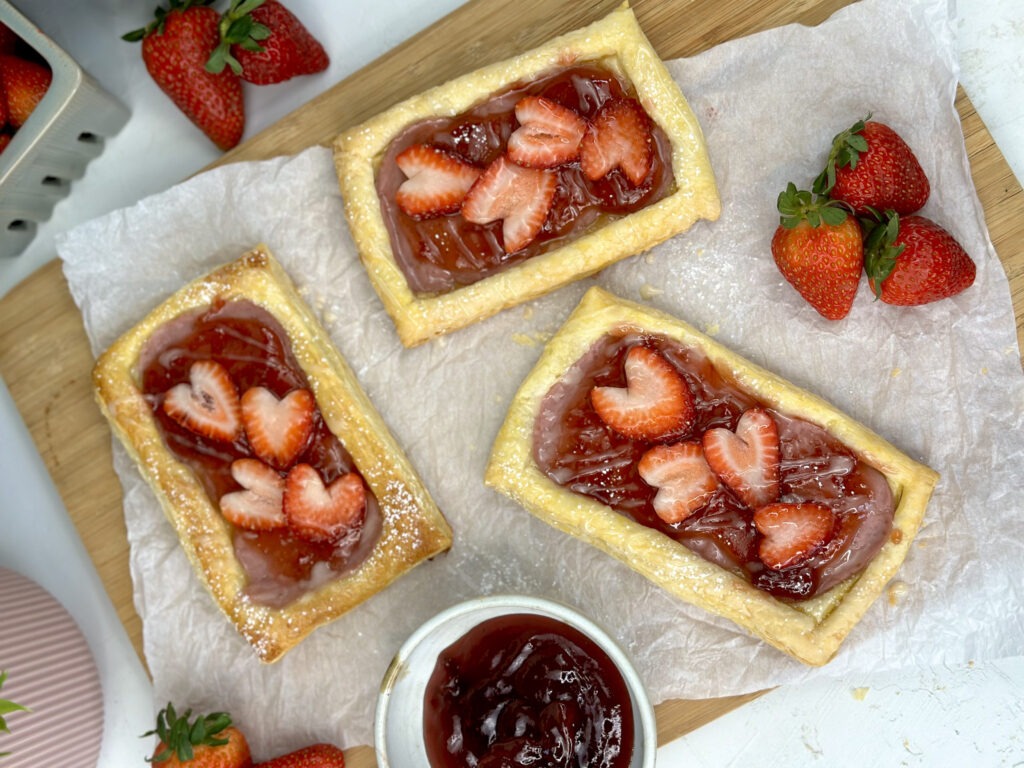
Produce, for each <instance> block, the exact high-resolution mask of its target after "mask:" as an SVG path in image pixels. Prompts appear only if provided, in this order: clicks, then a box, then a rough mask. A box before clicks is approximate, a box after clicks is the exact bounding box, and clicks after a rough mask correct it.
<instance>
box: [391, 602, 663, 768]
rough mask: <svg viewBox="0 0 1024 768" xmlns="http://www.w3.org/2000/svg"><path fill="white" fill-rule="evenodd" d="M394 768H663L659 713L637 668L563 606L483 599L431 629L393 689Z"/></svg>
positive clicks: (406, 652) (402, 656) (403, 662)
mask: <svg viewBox="0 0 1024 768" xmlns="http://www.w3.org/2000/svg"><path fill="white" fill-rule="evenodd" d="M374 737H375V742H376V750H377V759H378V762H379V763H380V765H381V766H382V768H386V767H387V766H392V767H393V768H399V767H400V766H412V765H416V766H424V767H427V766H429V768H462V767H463V766H467V767H474V768H486V766H519V765H523V766H539V765H544V766H553V767H554V766H565V768H651V766H653V765H654V757H655V749H656V747H657V732H656V727H655V721H654V710H653V708H652V707H651V704H650V702H649V700H648V698H647V695H646V693H645V691H644V688H643V684H642V683H641V681H640V679H639V677H638V675H637V673H636V671H635V670H634V668H633V666H632V664H631V662H630V660H629V659H628V658H627V657H626V655H625V654H624V653H623V651H622V650H621V649H620V648H619V647H618V646H617V645H616V644H615V642H614V641H613V640H612V639H611V638H610V637H609V636H608V635H607V634H606V633H605V632H604V631H603V630H601V629H600V628H599V627H598V626H597V625H595V624H594V623H593V622H592V621H590V620H589V619H587V618H585V617H584V616H582V615H580V614H579V613H577V612H576V611H574V610H572V609H570V608H568V607H566V606H564V605H561V604H559V603H556V602H552V601H548V600H543V599H540V598H532V597H524V596H494V597H486V598H478V599H475V600H470V601H468V602H465V603H461V604H459V605H456V606H454V607H452V608H450V609H448V610H446V611H443V612H442V613H440V614H438V615H437V616H435V617H434V618H433V619H431V620H429V621H428V622H427V623H425V624H424V625H423V626H421V627H420V628H419V629H418V630H417V631H416V632H414V633H413V635H412V636H411V637H410V638H409V639H408V640H407V641H406V643H405V644H404V645H403V646H402V648H401V649H400V650H399V652H398V654H397V655H396V656H395V659H394V660H393V661H392V663H391V666H390V668H389V669H388V672H387V674H386V675H385V677H384V681H383V683H382V685H381V695H380V699H379V701H378V705H377V712H376V723H375V734H374Z"/></svg>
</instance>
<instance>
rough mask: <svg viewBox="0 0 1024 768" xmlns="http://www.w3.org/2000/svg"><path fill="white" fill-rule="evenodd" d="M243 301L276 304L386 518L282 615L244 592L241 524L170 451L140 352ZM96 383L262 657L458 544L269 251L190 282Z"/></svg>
mask: <svg viewBox="0 0 1024 768" xmlns="http://www.w3.org/2000/svg"><path fill="white" fill-rule="evenodd" d="M232 299H245V300H248V301H250V302H252V303H253V304H256V305H257V306H259V307H261V308H263V309H265V310H266V311H267V312H269V313H270V314H271V315H272V316H273V317H274V318H275V319H276V320H277V321H278V322H279V323H280V324H281V326H282V327H283V328H284V330H285V332H286V333H287V335H288V338H289V341H290V343H291V346H292V350H293V352H294V354H295V357H296V359H297V360H298V362H299V365H300V367H301V368H302V371H303V373H304V374H305V376H306V378H307V380H308V381H309V384H310V387H311V389H312V390H313V394H314V396H315V398H316V402H317V406H318V407H319V409H320V412H321V414H322V416H323V419H324V422H325V423H326V425H327V426H328V428H329V429H330V430H331V432H333V433H334V434H335V435H336V436H338V438H339V439H340V440H341V442H342V443H343V445H344V446H345V448H346V449H347V450H348V452H349V453H350V454H351V456H352V458H353V460H354V462H355V464H356V467H357V468H358V470H359V472H360V474H362V476H363V478H364V480H365V482H366V484H367V486H368V487H369V488H370V490H371V491H372V492H373V494H374V495H375V496H376V498H377V501H378V503H379V506H380V511H381V518H382V531H381V534H380V538H379V540H378V542H377V544H376V546H375V547H374V549H373V551H372V553H371V554H370V555H369V556H368V557H367V559H366V560H364V561H363V562H362V564H361V565H360V566H359V567H358V568H356V569H355V570H354V571H352V572H350V573H346V574H344V575H342V576H339V577H336V578H334V579H333V580H331V581H328V582H327V583H325V584H323V585H321V586H319V587H316V588H314V589H311V590H310V591H308V592H306V593H304V594H303V595H302V596H300V597H299V598H297V599H295V600H294V601H292V602H291V603H289V604H287V605H285V606H284V607H281V608H270V607H267V606H264V605H258V604H255V603H253V602H252V601H250V600H249V599H248V598H247V597H246V595H245V594H244V592H243V590H244V588H245V586H246V577H245V574H244V572H243V570H242V568H241V566H240V564H239V562H238V560H237V558H236V556H235V551H234V548H233V546H232V541H231V526H230V524H229V523H228V522H227V521H226V520H225V519H224V518H223V517H222V516H221V514H220V511H219V509H218V507H217V505H216V504H214V503H213V502H212V501H211V500H210V498H209V496H208V495H207V493H206V492H205V491H204V489H203V488H202V486H201V485H200V483H199V481H198V480H197V478H196V476H195V475H194V474H193V472H192V470H191V469H189V468H188V467H187V466H185V465H184V464H183V463H182V462H181V461H179V460H178V459H177V458H176V457H175V456H174V455H173V454H172V453H171V452H170V451H169V450H168V448H167V446H166V445H165V443H164V439H163V437H162V436H161V431H160V428H159V425H158V423H157V421H156V418H155V417H154V415H153V412H152V409H151V408H150V406H149V404H148V403H147V402H146V399H145V397H144V396H143V394H142V392H141V391H140V388H139V383H138V375H139V371H138V370H137V368H138V364H139V359H140V353H141V352H142V350H143V348H144V346H145V344H146V342H147V340H149V339H150V338H151V337H152V336H153V334H154V333H156V332H157V331H158V330H159V329H160V328H162V327H163V326H165V324H167V323H169V322H171V321H172V320H174V319H175V318H177V317H179V316H180V315H182V314H185V313H188V312H190V311H193V310H196V309H202V308H206V307H208V306H210V305H211V304H212V303H213V302H215V301H217V300H232ZM93 384H94V387H95V393H96V398H97V401H98V402H99V405H100V408H101V410H102V411H103V413H104V415H105V416H106V417H107V419H108V420H109V422H110V425H111V428H112V430H113V432H114V434H115V435H117V437H118V438H119V439H120V440H121V442H122V443H123V444H124V445H125V447H126V448H127V450H128V452H129V454H130V455H131V457H132V458H133V459H134V460H135V462H136V464H137V465H138V467H139V469H140V471H141V472H142V475H143V477H144V478H145V480H146V481H147V482H148V484H149V485H150V486H151V487H152V489H153V491H154V492H155V493H156V496H157V499H158V500H159V501H160V504H161V506H162V507H163V510H164V512H165V513H166V515H167V518H168V519H169V520H170V522H171V524H172V525H173V526H174V529H175V531H176V533H177V534H178V538H179V539H180V541H181V544H182V547H183V548H184V550H185V553H186V554H187V555H188V558H189V560H190V561H191V563H192V566H193V568H194V569H195V571H196V573H197V574H198V576H199V578H200V580H201V581H202V583H203V584H204V586H205V587H206V588H207V589H208V590H209V592H210V593H211V595H212V596H213V598H214V600H215V601H216V603H217V605H218V606H219V607H220V608H221V609H222V610H223V612H224V613H225V614H226V615H227V617H228V618H229V619H230V620H231V622H232V623H233V624H234V625H235V627H236V628H237V629H238V631H239V632H240V633H241V634H242V635H243V636H244V637H245V639H246V640H247V641H248V642H249V643H250V644H251V645H252V647H253V649H254V650H255V652H256V654H257V656H258V657H259V658H260V659H261V660H262V661H265V662H272V661H276V660H277V659H279V658H280V657H281V656H282V655H283V654H284V653H285V652H287V651H288V650H290V649H291V648H293V647H294V646H295V645H296V644H297V643H298V642H299V641H300V640H302V638H304V637H305V636H306V635H308V634H309V633H310V632H312V631H313V630H314V629H315V628H316V627H318V626H320V625H322V624H325V623H327V622H329V621H332V620H333V619H335V618H337V617H338V616H340V615H341V614H343V613H345V612H346V611H348V610H349V609H351V608H353V607H354V606H356V605H358V604H359V603H361V602H362V601H363V600H366V599H367V598H369V597H370V596H371V595H373V594H375V593H376V592H379V591H380V590H382V589H384V588H385V587H386V586H387V585H388V584H389V583H391V582H392V581H394V580H395V579H396V578H398V577H399V576H400V575H402V574H403V573H405V572H406V571H408V570H409V569H411V568H412V567H413V566H415V565H417V564H418V563H420V562H422V561H424V560H426V559H428V558H430V557H433V556H434V555H437V554H438V553H440V552H443V551H445V550H447V549H448V548H449V547H450V546H451V530H450V528H449V527H448V524H447V522H446V521H445V519H444V517H443V516H442V514H441V512H440V511H439V510H438V509H437V507H436V506H435V505H434V502H433V501H432V499H431V498H430V495H429V494H428V492H427V490H426V488H424V487H423V485H422V483H421V481H420V479H419V478H418V476H417V475H416V472H415V471H414V469H413V468H412V466H411V465H410V464H409V461H408V459H407V458H406V456H405V454H404V453H403V452H402V450H401V448H400V447H399V446H398V445H397V444H396V443H395V441H394V438H393V437H392V436H391V434H390V432H389V431H388V429H387V426H386V425H385V424H384V422H383V420H382V419H381V417H380V415H379V414H378V413H377V411H376V410H375V409H374V407H373V405H372V403H371V402H370V400H369V399H368V398H367V396H366V394H365V393H364V392H363V390H362V388H361V386H360V385H359V382H358V380H357V379H356V378H355V375H354V374H353V373H352V371H351V370H350V369H349V367H348V365H347V364H346V363H345V361H344V360H343V358H342V357H341V355H340V354H339V353H338V352H337V350H336V349H335V348H334V345H333V344H332V343H331V341H330V339H329V337H328V336H327V333H326V331H324V329H323V328H322V326H321V325H320V323H319V322H318V321H317V319H316V318H315V317H314V316H313V314H312V312H311V310H310V309H309V307H308V306H307V305H306V303H305V302H304V301H303V300H302V299H301V297H300V296H299V295H298V293H297V291H296V290H295V287H294V286H293V284H292V282H291V280H290V279H289V277H288V275H287V274H286V273H285V271H284V270H283V268H282V267H281V266H280V265H279V264H278V262H277V261H276V260H275V259H274V258H273V256H272V255H271V254H270V252H269V251H268V250H267V249H266V248H265V247H263V246H258V247H257V248H255V249H253V250H252V251H250V252H248V253H246V254H245V255H243V256H242V257H241V258H239V259H238V260H236V261H233V262H231V263H229V264H226V265H224V266H223V267H221V268H219V269H217V270H215V271H214V272H212V273H210V274H209V275H206V276H205V277H202V278H199V279H197V280H195V281H194V282H192V283H189V284H188V285H187V286H185V287H184V288H182V289H181V290H180V291H178V292H177V293H175V294H174V295H173V296H171V297H170V298H168V299H167V300H166V301H164V302H163V303H162V304H161V305H160V306H158V307H157V308H156V309H154V310H153V311H152V312H151V313H150V314H149V315H148V316H147V317H146V318H145V319H143V320H142V321H141V322H140V323H139V324H138V325H136V326H135V327H134V328H132V329H131V330H129V331H128V332H127V333H126V334H124V336H122V337H121V338H120V339H119V340H118V341H116V342H115V343H114V344H113V345H112V346H111V347H110V348H109V349H108V350H107V351H106V352H104V353H103V355H101V356H100V358H99V360H98V361H97V363H96V366H95V368H94V371H93Z"/></svg>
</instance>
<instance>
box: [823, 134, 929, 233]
mask: <svg viewBox="0 0 1024 768" xmlns="http://www.w3.org/2000/svg"><path fill="white" fill-rule="evenodd" d="M868 117H869V118H870V115H869V116H868ZM812 189H813V190H814V192H815V193H816V194H818V195H828V196H829V197H831V198H832V199H833V200H840V201H842V202H845V203H848V204H849V205H850V206H851V207H852V208H853V210H854V211H855V212H856V213H857V214H858V215H864V214H866V213H869V209H872V208H873V209H875V210H876V211H886V210H893V211H896V213H898V214H901V215H903V214H908V213H914V212H915V211H919V210H920V209H921V208H923V207H924V204H925V203H926V202H927V201H928V195H929V194H930V192H931V186H930V184H929V183H928V177H927V176H926V175H925V172H924V170H923V169H922V168H921V164H920V163H919V162H918V160H917V157H916V156H915V155H914V152H913V150H911V148H910V147H909V146H908V145H907V143H906V142H905V141H904V140H903V138H902V137H900V135H899V134H898V133H896V131H894V130H893V129H892V128H890V127H889V126H888V125H885V124H884V123H878V122H873V121H871V120H869V119H867V118H865V120H858V121H857V122H856V123H854V124H853V126H852V127H851V128H849V129H848V130H846V131H843V132H842V133H840V134H838V135H836V137H835V138H834V139H833V140H832V149H831V151H830V152H829V156H828V161H827V163H826V165H825V169H824V170H823V171H822V172H821V174H820V175H819V176H818V178H817V179H815V181H814V186H813V187H812Z"/></svg>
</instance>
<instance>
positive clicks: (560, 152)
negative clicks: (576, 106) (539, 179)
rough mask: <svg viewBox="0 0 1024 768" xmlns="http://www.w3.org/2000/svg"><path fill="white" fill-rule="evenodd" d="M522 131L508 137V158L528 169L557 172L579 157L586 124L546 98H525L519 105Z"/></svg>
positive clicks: (570, 111)
mask: <svg viewBox="0 0 1024 768" xmlns="http://www.w3.org/2000/svg"><path fill="white" fill-rule="evenodd" d="M515 112H516V120H518V121H519V127H518V128H516V129H515V130H514V131H513V132H512V135H511V136H509V137H508V144H507V150H508V157H509V159H510V160H511V161H512V162H514V163H516V164H518V165H524V166H526V167H528V168H555V167H556V166H559V165H562V164H563V163H568V162H570V161H572V160H575V159H576V158H578V157H579V154H580V140H581V139H582V138H583V132H584V131H586V129H587V121H586V120H584V119H583V118H582V117H580V116H579V115H578V114H576V113H575V112H573V111H572V110H571V109H569V108H568V107H563V106H562V105H561V104H559V103H558V102H556V101H552V100H551V99H546V98H544V97H543V96H526V97H524V98H522V99H520V100H519V102H518V103H517V104H516V110H515Z"/></svg>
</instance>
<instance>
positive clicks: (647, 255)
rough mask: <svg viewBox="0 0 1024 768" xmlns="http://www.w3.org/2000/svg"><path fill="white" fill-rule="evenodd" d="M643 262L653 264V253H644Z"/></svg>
mask: <svg viewBox="0 0 1024 768" xmlns="http://www.w3.org/2000/svg"><path fill="white" fill-rule="evenodd" d="M644 263H645V264H653V263H654V254H653V253H651V252H650V251H648V252H647V253H645V254H644Z"/></svg>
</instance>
